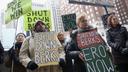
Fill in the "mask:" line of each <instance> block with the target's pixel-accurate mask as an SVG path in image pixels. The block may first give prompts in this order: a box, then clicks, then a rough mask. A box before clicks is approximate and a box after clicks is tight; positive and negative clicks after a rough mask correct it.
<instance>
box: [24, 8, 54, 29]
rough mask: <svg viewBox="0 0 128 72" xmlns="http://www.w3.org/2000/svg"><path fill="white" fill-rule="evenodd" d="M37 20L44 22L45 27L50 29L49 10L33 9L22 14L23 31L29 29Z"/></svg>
mask: <svg viewBox="0 0 128 72" xmlns="http://www.w3.org/2000/svg"><path fill="white" fill-rule="evenodd" d="M37 20H41V21H42V22H44V23H45V25H46V27H47V28H48V29H49V30H51V28H52V21H51V11H50V10H35V11H32V12H29V13H28V14H26V15H24V29H25V31H28V30H31V29H32V28H33V26H34V25H35V22H36V21H37Z"/></svg>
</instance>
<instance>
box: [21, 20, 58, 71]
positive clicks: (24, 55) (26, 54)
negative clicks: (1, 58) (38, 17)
mask: <svg viewBox="0 0 128 72" xmlns="http://www.w3.org/2000/svg"><path fill="white" fill-rule="evenodd" d="M32 32H33V35H32V36H30V37H29V38H27V39H26V40H25V41H24V42H23V45H22V48H21V51H20V54H19V55H20V61H21V62H22V64H23V65H24V66H25V67H26V68H27V72H58V68H57V67H55V66H51V65H49V66H41V65H39V64H37V62H36V61H39V62H40V61H41V60H38V59H36V54H35V50H37V49H38V48H40V47H41V48H40V50H43V53H45V52H47V51H45V50H47V49H50V47H49V45H50V44H45V43H47V38H45V40H46V41H45V42H44V41H43V40H42V37H46V36H45V35H44V36H43V35H42V33H48V32H49V30H48V29H47V28H46V25H45V24H44V22H42V21H37V22H36V23H35V26H34V28H33V30H32ZM34 32H35V33H36V34H37V35H38V36H39V34H41V36H40V37H37V35H35V34H34ZM51 36H52V35H51ZM36 37H37V38H38V40H40V39H41V41H40V44H41V45H37V44H36V43H37V41H38V40H35V39H36ZM47 37H48V36H47ZM50 39H51V38H50ZM51 42H52V41H50V43H51ZM58 42H59V41H58ZM38 43H39V42H38ZM36 46H38V48H37V47H36ZM42 46H43V48H42ZM46 46H47V47H46ZM50 46H51V45H50ZM51 47H52V46H51ZM52 52H53V51H52ZM52 52H51V53H52ZM38 53H41V54H43V53H42V52H40V51H39V52H38ZM47 53H49V52H47ZM41 56H42V57H41ZM43 56H47V55H40V56H39V58H42V59H43V60H44V57H43ZM49 60H50V59H48V61H49Z"/></svg>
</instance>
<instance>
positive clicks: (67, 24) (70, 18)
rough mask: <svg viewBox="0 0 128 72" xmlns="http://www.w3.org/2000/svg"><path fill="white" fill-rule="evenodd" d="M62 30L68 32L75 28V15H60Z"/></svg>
mask: <svg viewBox="0 0 128 72" xmlns="http://www.w3.org/2000/svg"><path fill="white" fill-rule="evenodd" d="M62 21H63V25H64V30H65V31H68V30H70V29H73V28H74V27H76V14H68V15H62Z"/></svg>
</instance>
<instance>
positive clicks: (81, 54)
mask: <svg viewBox="0 0 128 72" xmlns="http://www.w3.org/2000/svg"><path fill="white" fill-rule="evenodd" d="M79 58H80V59H81V60H82V61H85V60H84V54H83V53H79Z"/></svg>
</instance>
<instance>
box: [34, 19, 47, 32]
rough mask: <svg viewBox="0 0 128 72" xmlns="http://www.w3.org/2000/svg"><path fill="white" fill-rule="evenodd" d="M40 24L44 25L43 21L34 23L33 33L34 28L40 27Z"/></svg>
mask: <svg viewBox="0 0 128 72" xmlns="http://www.w3.org/2000/svg"><path fill="white" fill-rule="evenodd" d="M40 23H41V24H42V25H45V23H44V22H43V21H41V20H38V21H37V22H36V23H35V26H34V28H33V30H34V31H35V30H36V26H38V25H40Z"/></svg>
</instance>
